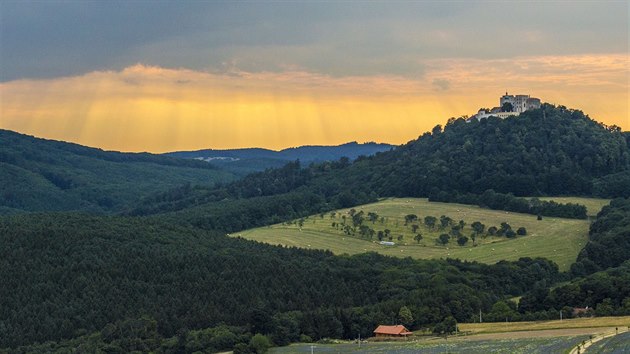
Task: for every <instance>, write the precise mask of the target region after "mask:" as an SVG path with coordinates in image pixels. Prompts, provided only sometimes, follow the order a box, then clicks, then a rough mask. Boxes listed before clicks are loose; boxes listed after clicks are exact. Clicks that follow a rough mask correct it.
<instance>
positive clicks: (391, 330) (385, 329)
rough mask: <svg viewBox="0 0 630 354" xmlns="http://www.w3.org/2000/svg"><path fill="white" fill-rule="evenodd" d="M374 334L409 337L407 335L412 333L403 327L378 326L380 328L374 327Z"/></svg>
mask: <svg viewBox="0 0 630 354" xmlns="http://www.w3.org/2000/svg"><path fill="white" fill-rule="evenodd" d="M374 333H376V334H392V335H400V336H406V335H409V334H413V332H409V330H408V329H407V328H406V327H405V326H403V325H397V326H384V325H380V326H378V327H376V329H375V330H374Z"/></svg>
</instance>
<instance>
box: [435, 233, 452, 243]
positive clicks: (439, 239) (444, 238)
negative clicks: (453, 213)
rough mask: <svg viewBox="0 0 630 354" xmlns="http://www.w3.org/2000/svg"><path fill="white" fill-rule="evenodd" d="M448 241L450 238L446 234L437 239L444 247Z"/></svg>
mask: <svg viewBox="0 0 630 354" xmlns="http://www.w3.org/2000/svg"><path fill="white" fill-rule="evenodd" d="M450 239H451V236H449V235H448V234H441V235H440V237H438V242H439V243H441V244H443V245H445V244H447V243H448V241H449V240H450Z"/></svg>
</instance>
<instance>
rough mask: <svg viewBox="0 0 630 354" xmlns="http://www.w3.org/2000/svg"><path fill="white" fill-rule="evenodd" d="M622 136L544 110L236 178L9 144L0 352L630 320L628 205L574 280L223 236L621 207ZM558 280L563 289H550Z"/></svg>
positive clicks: (202, 165)
mask: <svg viewBox="0 0 630 354" xmlns="http://www.w3.org/2000/svg"><path fill="white" fill-rule="evenodd" d="M629 138H630V135H629V134H628V133H622V132H620V131H619V129H618V128H616V127H606V126H604V125H602V124H599V123H596V122H594V121H593V120H591V119H590V118H588V117H587V116H585V115H584V114H583V113H582V112H580V111H576V110H570V109H566V108H565V107H554V106H551V105H543V107H542V108H541V109H537V110H533V111H528V112H525V113H523V114H521V115H520V116H519V117H513V118H507V119H505V120H502V119H498V118H489V119H484V120H481V121H472V122H466V121H465V120H463V119H451V120H449V121H448V123H447V124H446V125H445V127H444V129H442V128H441V127H439V126H438V127H436V128H435V129H433V131H432V132H430V133H426V134H424V135H422V136H421V137H420V138H419V139H417V140H414V141H411V142H409V143H408V144H406V145H403V146H401V147H399V148H396V149H394V150H392V151H386V152H381V153H378V154H376V155H375V156H371V157H359V158H358V159H357V160H356V161H354V162H353V161H351V160H350V159H348V158H341V159H339V160H337V161H326V162H321V163H315V164H308V165H305V164H303V163H301V162H299V161H294V162H290V163H288V164H286V165H284V166H283V167H281V168H273V169H267V170H265V171H262V172H257V173H253V174H250V175H247V176H245V177H243V178H240V179H236V177H235V176H234V175H233V174H230V173H226V172H224V171H221V170H218V169H216V168H214V167H212V166H211V165H209V164H207V163H206V162H201V161H192V160H186V159H176V158H173V157H165V156H154V155H150V154H122V153H115V152H104V151H101V150H98V149H91V148H86V147H82V146H78V145H74V144H66V143H61V142H52V141H45V140H42V139H35V138H32V137H27V136H24V135H20V134H17V133H12V132H7V131H0V143H1V144H0V179H1V180H2V181H4V182H5V183H2V184H1V187H0V208H1V209H0V213H5V214H13V213H15V214H16V215H6V216H2V217H0V273H1V274H2V275H1V276H0V279H2V281H3V286H2V287H0V298H1V299H2V306H0V348H2V347H4V348H11V349H12V350H17V351H18V352H50V351H57V350H60V351H62V350H63V348H82V349H83V350H84V351H87V352H97V351H106V352H129V351H133V350H139V351H156V352H190V353H192V352H195V351H201V350H203V351H206V352H215V351H220V350H229V349H234V350H235V352H236V353H248V352H257V351H259V350H258V349H259V348H265V347H267V346H269V345H285V344H287V343H289V342H293V341H299V340H319V339H321V338H355V337H356V336H357V335H358V334H361V336H362V337H365V336H369V335H370V333H371V331H372V330H373V329H374V327H375V326H376V325H377V324H382V323H404V324H405V325H408V326H409V328H412V329H419V328H423V327H426V328H433V329H439V328H444V326H445V324H444V323H445V322H443V321H446V320H447V319H448V320H449V321H450V318H452V319H453V320H455V321H471V320H473V319H474V318H476V316H478V314H479V311H481V312H482V313H483V314H484V318H485V320H487V321H504V320H505V319H506V318H509V319H510V320H526V319H530V320H533V319H546V318H553V316H555V315H556V314H557V311H559V310H562V309H564V310H565V311H568V310H569V308H571V307H576V306H590V307H592V308H595V311H596V313H597V314H605V313H607V314H623V313H627V309H628V308H630V305H629V304H630V300H628V299H629V298H630V295H629V293H628V287H627V284H628V274H629V273H630V272H629V270H628V269H630V268H629V265H628V260H630V244H629V243H628V240H630V234H629V233H628V232H629V231H628V230H629V229H628V228H629V227H630V226H629V225H630V201H629V200H628V199H621V198H619V199H615V200H613V201H612V202H611V204H610V205H609V206H607V207H606V208H604V209H603V210H602V211H601V212H600V213H599V215H598V216H597V219H596V221H595V222H593V223H592V225H591V228H590V234H589V242H588V243H587V245H586V247H585V248H584V250H583V251H582V252H581V253H580V255H579V257H578V259H577V262H576V263H575V264H574V265H573V266H572V268H571V272H570V273H567V274H559V273H558V268H557V266H556V265H555V264H553V263H552V262H550V261H548V260H543V259H521V260H519V261H516V262H505V261H503V262H499V263H497V264H495V265H485V264H479V263H468V262H461V261H458V260H431V261H427V260H423V261H421V260H412V259H409V258H407V259H398V258H390V257H384V256H379V255H376V254H362V255H356V256H334V255H332V254H331V253H329V252H323V251H310V250H302V249H296V248H284V247H278V246H271V245H264V244H259V243H255V242H251V241H246V240H243V239H239V238H230V237H227V236H226V233H231V232H236V231H240V230H243V229H247V228H251V227H254V226H261V225H267V224H271V223H279V222H282V221H286V220H291V219H296V218H298V217H302V216H307V215H310V214H315V213H322V212H325V211H330V210H333V209H338V208H345V207H352V206H356V205H359V204H364V203H368V202H373V201H375V200H377V199H378V198H380V197H389V196H407V197H410V196H411V197H413V196H416V197H429V198H431V199H432V200H442V201H449V202H453V201H456V202H463V203H468V204H476V205H480V206H482V207H488V208H494V209H501V210H510V211H517V212H527V213H531V214H535V215H550V216H561V217H572V218H584V217H586V210H585V208H584V206H581V205H573V204H558V203H553V202H543V201H541V200H539V199H538V198H536V197H537V196H546V195H581V196H602V197H611V198H612V197H626V198H627V197H628V193H629V192H628V191H629V190H630V149H628V140H629ZM60 210H61V211H64V210H72V211H73V212H66V213H62V212H56V211H60ZM26 211H42V213H26ZM105 214H109V215H105ZM559 280H566V281H568V280H570V282H569V283H568V285H563V286H560V287H553V285H554V284H555V283H556V282H557V281H559ZM566 294H569V295H570V296H569V295H566ZM515 296H523V297H522V300H521V302H520V303H519V304H516V303H515V302H513V301H510V300H509V299H510V298H513V297H515ZM449 323H450V322H449ZM45 341H52V342H47V343H44V344H36V343H43V342H45ZM18 347H20V349H17V348H18Z"/></svg>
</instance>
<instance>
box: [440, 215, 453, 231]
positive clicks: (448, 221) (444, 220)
mask: <svg viewBox="0 0 630 354" xmlns="http://www.w3.org/2000/svg"><path fill="white" fill-rule="evenodd" d="M452 223H453V219H451V218H449V217H448V216H446V215H442V216H440V227H441V228H442V229H445V228H446V227H447V226H448V225H450V224H452Z"/></svg>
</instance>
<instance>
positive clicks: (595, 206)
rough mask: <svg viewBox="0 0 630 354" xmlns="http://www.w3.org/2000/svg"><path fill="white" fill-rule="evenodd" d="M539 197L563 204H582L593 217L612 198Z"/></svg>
mask: <svg viewBox="0 0 630 354" xmlns="http://www.w3.org/2000/svg"><path fill="white" fill-rule="evenodd" d="M538 199H540V200H545V201H552V200H553V201H554V202H556V203H561V204H567V203H573V204H582V205H584V206H585V207H586V214H587V215H588V216H589V217H592V218H594V217H596V216H597V213H599V211H600V210H602V208H603V207H604V206H605V205H608V203H610V199H602V198H582V197H541V198H538Z"/></svg>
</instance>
